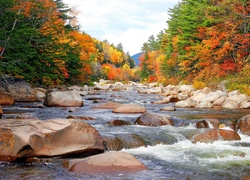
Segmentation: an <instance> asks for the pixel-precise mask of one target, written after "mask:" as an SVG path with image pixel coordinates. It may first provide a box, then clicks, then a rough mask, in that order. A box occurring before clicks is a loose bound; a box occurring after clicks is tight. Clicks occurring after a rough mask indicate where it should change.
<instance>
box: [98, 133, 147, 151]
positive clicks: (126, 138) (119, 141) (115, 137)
mask: <svg viewBox="0 0 250 180" xmlns="http://www.w3.org/2000/svg"><path fill="white" fill-rule="evenodd" d="M102 137H103V140H104V146H105V150H108V151H119V150H122V149H132V148H139V147H142V146H144V147H145V146H147V143H146V141H145V140H144V139H143V138H141V137H140V136H139V135H137V134H130V133H121V134H105V135H102Z"/></svg>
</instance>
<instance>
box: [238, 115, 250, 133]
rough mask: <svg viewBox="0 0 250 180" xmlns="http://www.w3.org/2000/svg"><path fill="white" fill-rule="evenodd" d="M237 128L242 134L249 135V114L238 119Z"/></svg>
mask: <svg viewBox="0 0 250 180" xmlns="http://www.w3.org/2000/svg"><path fill="white" fill-rule="evenodd" d="M237 129H239V130H240V131H241V132H242V133H243V134H247V135H250V114H248V115H245V116H243V117H242V118H240V119H239V121H238V123H237Z"/></svg>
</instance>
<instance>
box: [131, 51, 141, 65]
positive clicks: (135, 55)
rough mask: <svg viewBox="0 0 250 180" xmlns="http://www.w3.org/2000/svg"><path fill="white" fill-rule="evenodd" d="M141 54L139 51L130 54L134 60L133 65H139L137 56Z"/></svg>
mask: <svg viewBox="0 0 250 180" xmlns="http://www.w3.org/2000/svg"><path fill="white" fill-rule="evenodd" d="M142 54H143V52H140V53H137V54H134V55H133V56H132V58H133V59H134V61H135V66H138V65H139V63H140V61H139V57H140V56H141V55H142Z"/></svg>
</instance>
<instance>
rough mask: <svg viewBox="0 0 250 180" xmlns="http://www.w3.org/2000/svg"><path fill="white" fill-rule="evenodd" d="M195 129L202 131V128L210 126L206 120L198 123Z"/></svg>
mask: <svg viewBox="0 0 250 180" xmlns="http://www.w3.org/2000/svg"><path fill="white" fill-rule="evenodd" d="M195 127H196V128H198V129H200V128H209V124H208V122H207V121H206V120H200V121H198V122H196V124H195Z"/></svg>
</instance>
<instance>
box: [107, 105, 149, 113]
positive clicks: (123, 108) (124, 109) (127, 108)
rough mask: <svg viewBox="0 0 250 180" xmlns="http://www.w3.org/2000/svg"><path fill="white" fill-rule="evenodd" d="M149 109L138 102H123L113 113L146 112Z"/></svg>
mask: <svg viewBox="0 0 250 180" xmlns="http://www.w3.org/2000/svg"><path fill="white" fill-rule="evenodd" d="M146 111H147V109H146V108H145V107H143V106H140V105H138V104H121V105H120V106H118V107H116V108H115V109H114V110H113V111H112V112H113V113H125V114H126V113H144V112H146Z"/></svg>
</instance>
